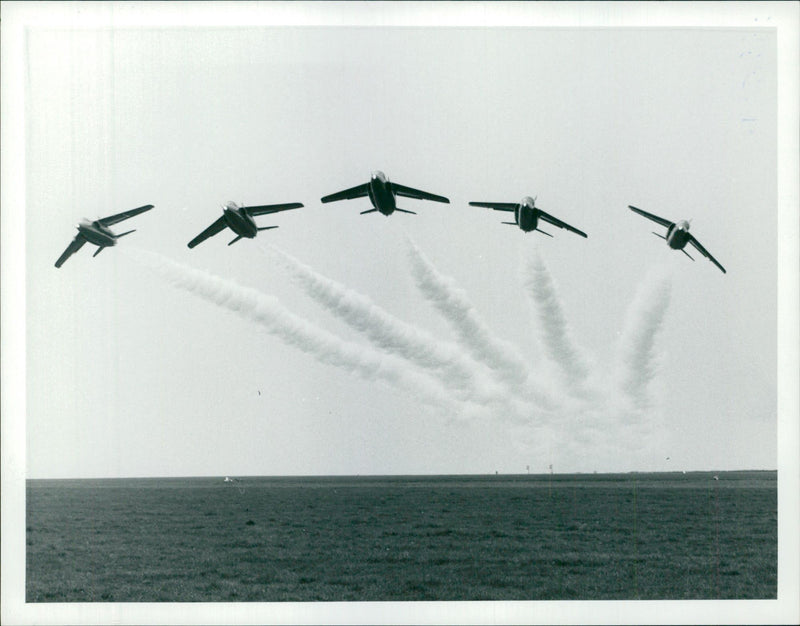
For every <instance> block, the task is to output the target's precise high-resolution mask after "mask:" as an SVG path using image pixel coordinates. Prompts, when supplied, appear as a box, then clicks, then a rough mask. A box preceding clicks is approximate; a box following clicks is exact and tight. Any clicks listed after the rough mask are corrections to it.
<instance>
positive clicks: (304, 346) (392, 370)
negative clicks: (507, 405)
mask: <svg viewBox="0 0 800 626" xmlns="http://www.w3.org/2000/svg"><path fill="white" fill-rule="evenodd" d="M126 251H127V252H128V253H130V254H131V256H133V258H134V259H135V260H136V261H138V262H140V263H142V264H143V265H145V266H146V267H148V268H150V269H152V270H154V271H155V272H156V273H158V274H159V275H160V276H162V277H163V278H165V279H166V280H167V281H168V282H170V283H171V284H172V285H174V286H175V287H178V288H180V289H184V290H186V291H188V292H190V293H192V294H194V295H197V296H199V297H201V298H204V299H205V300H207V301H209V302H212V303H214V304H216V305H218V306H221V307H223V308H226V309H228V310H229V311H233V312H234V313H238V314H239V315H241V316H242V317H244V318H245V319H247V320H250V321H254V322H257V323H258V324H259V326H260V327H261V328H262V329H264V330H266V331H267V332H269V333H270V334H272V335H274V336H276V337H278V338H279V339H281V340H282V341H283V342H284V343H286V344H287V345H290V346H293V347H295V348H298V349H300V350H301V351H303V352H305V353H307V354H310V355H312V356H314V357H315V358H317V359H318V360H319V361H320V362H322V363H325V364H329V365H333V366H335V367H338V368H341V369H343V370H345V371H348V372H353V373H355V374H358V375H359V376H361V377H362V378H364V379H366V380H382V381H384V382H387V383H390V384H392V385H394V386H396V387H399V388H400V389H404V390H406V391H409V392H411V393H413V394H414V396H415V397H418V398H419V399H421V400H423V401H425V402H427V403H429V404H430V405H432V406H434V407H437V408H439V409H441V410H445V411H447V412H449V413H451V414H455V415H461V414H463V413H464V412H465V411H468V410H469V407H466V406H465V405H463V404H460V403H456V402H455V401H453V400H452V398H450V397H449V396H448V395H447V394H445V393H444V392H443V390H442V389H441V386H440V385H438V384H437V383H435V381H433V380H432V379H430V378H429V377H427V376H424V375H420V374H418V373H417V372H415V371H413V370H411V369H410V368H409V367H408V365H407V364H406V363H405V362H404V361H402V360H400V359H397V358H395V357H392V356H391V355H384V354H381V353H379V352H375V351H374V350H372V349H369V348H366V347H364V346H359V345H357V344H353V343H350V342H347V341H345V340H343V339H341V338H339V337H337V336H336V335H334V334H332V333H329V332H328V331H326V330H323V329H321V328H319V327H317V326H315V325H313V324H312V323H311V322H309V321H308V320H305V319H303V318H301V317H299V316H297V315H295V314H294V313H292V312H290V311H289V310H287V309H286V308H285V307H284V306H283V305H282V304H281V303H280V301H279V300H278V299H277V298H274V297H272V296H267V295H265V294H262V293H261V292H259V291H257V290H255V289H252V288H250V287H244V286H242V285H239V284H238V283H236V282H234V281H231V280H225V279H223V278H220V277H218V276H215V275H213V274H210V273H208V272H205V271H202V270H197V269H193V268H191V267H188V266H186V265H183V264H181V263H178V262H176V261H173V260H171V259H168V258H167V257H164V256H162V255H160V254H156V253H153V252H146V251H143V250H136V249H135V248H131V247H128V248H126Z"/></svg>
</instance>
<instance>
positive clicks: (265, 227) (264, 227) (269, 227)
mask: <svg viewBox="0 0 800 626" xmlns="http://www.w3.org/2000/svg"><path fill="white" fill-rule="evenodd" d="M271 228H278V227H277V226H262V227H261V228H257V229H256V230H270V229H271Z"/></svg>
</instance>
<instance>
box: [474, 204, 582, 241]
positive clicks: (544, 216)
mask: <svg viewBox="0 0 800 626" xmlns="http://www.w3.org/2000/svg"><path fill="white" fill-rule="evenodd" d="M469 204H470V206H480V207H486V208H487V209H494V210H495V211H513V212H514V221H513V222H503V224H509V225H510V226H519V227H520V229H522V230H523V231H525V232H526V233H529V232H531V231H534V230H535V231H537V232H540V233H542V234H543V235H547V236H548V237H552V236H553V235H551V234H550V233H546V232H545V231H543V230H541V229H540V228H538V225H539V220H544V221H545V222H548V223H550V224H552V225H553V226H558V227H559V228H565V229H566V230H569V231H572V232H573V233H575V234H577V235H580V236H581V237H586V236H587V235H586V233H585V232H583V231H582V230H578V229H577V228H574V227H572V226H570V225H569V224H567V223H566V222H562V221H561V220H560V219H558V218H557V217H553V216H552V215H550V214H549V213H545V212H544V211H542V210H541V209H539V208H536V199H535V198H531V197H530V196H525V197H524V198H523V199H522V200H521V201H520V202H519V203H516V202H470V203H469Z"/></svg>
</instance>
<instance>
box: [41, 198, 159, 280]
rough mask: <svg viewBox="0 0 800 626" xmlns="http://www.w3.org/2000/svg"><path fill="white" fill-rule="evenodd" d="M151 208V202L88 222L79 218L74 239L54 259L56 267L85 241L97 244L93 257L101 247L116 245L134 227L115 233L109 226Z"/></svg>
mask: <svg viewBox="0 0 800 626" xmlns="http://www.w3.org/2000/svg"><path fill="white" fill-rule="evenodd" d="M152 208H153V205H152V204H145V205H144V206H140V207H139V208H136V209H130V210H129V211H123V212H122V213H117V214H116V215H109V216H108V217H103V218H100V219H97V220H94V221H93V222H90V221H89V220H88V219H84V220H81V222H80V224H78V225H77V226H76V228H77V229H78V234H77V235H75V239H73V240H72V241H71V242H70V244H69V245H68V246H67V249H66V250H64V252H63V253H62V254H61V256H60V257H58V261H56V267H61V266H62V265H64V261H66V260H67V259H68V258H69V257H71V256H72V255H73V254H75V253H76V252H77V251H78V250H80V249H81V247H82V246H83V244H85V243H86V242H87V241H88V242H89V243H93V244H94V245H96V246H97V250H95V253H94V254H93V255H92V257H93V258H94V257H96V256H97V255H98V254H100V252H101V251H102V250H103V248H108V247H110V246H115V245H117V239H119V238H120V237H124V236H125V235H129V234H131V233H132V232H134V231H135V230H136V229H135V228H134V229H133V230H129V231H126V232H124V233H120V234H119V235H115V234H114V233H113V232H111V229H110V228H109V226H113V225H114V224H116V223H118V222H121V221H122V220H126V219H128V218H129V217H133V216H134V215H139V213H144V212H145V211H149V210H150V209H152Z"/></svg>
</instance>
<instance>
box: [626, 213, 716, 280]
mask: <svg viewBox="0 0 800 626" xmlns="http://www.w3.org/2000/svg"><path fill="white" fill-rule="evenodd" d="M628 208H629V209H630V210H631V211H634V212H635V213H638V214H639V215H643V216H644V217H646V218H647V219H650V220H653V221H654V222H657V223H659V224H661V225H662V226H666V227H667V236H666V237H665V236H664V235H659V234H658V233H656V232H654V233H653V234H654V235H655V236H656V237H661V238H662V239H663V240H665V241H666V242H667V245H668V246H669V247H670V248H672V249H674V250H680V251H681V252H683V253H684V254H685V255H686V256H688V257H689V258H690V259H692V257H691V255H690V254H689V253H688V252H686V250H685V249H684V248H685V246H686V244H687V243H690V244H692V245H693V246H694V247H695V249H696V250H697V251H698V252H699V253H700V254H702V255H703V256H704V257H706V258H707V259H708V260H709V261H711V262H712V263H713V264H714V265H716V266H717V267H718V268H719V269H721V270H722V273H723V274H727V272H726V271H725V268H724V267H722V266H721V265H720V264H719V262H718V261H717V260H716V259H715V258H714V257H713V256H711V254H709V252H708V250H706V249H705V248H704V247H703V246H702V245H700V242H699V241H697V239H695V238H694V236H693V235H692V234H691V233H690V232H689V222H688V221H686V220H681V221H680V222H678V223H675V222H670V221H669V220H667V219H664V218H663V217H658V216H657V215H653V214H652V213H648V212H647V211H642V209H637V208H636V207H635V206H631V205H630V204H629V205H628ZM692 261H694V259H692Z"/></svg>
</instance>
